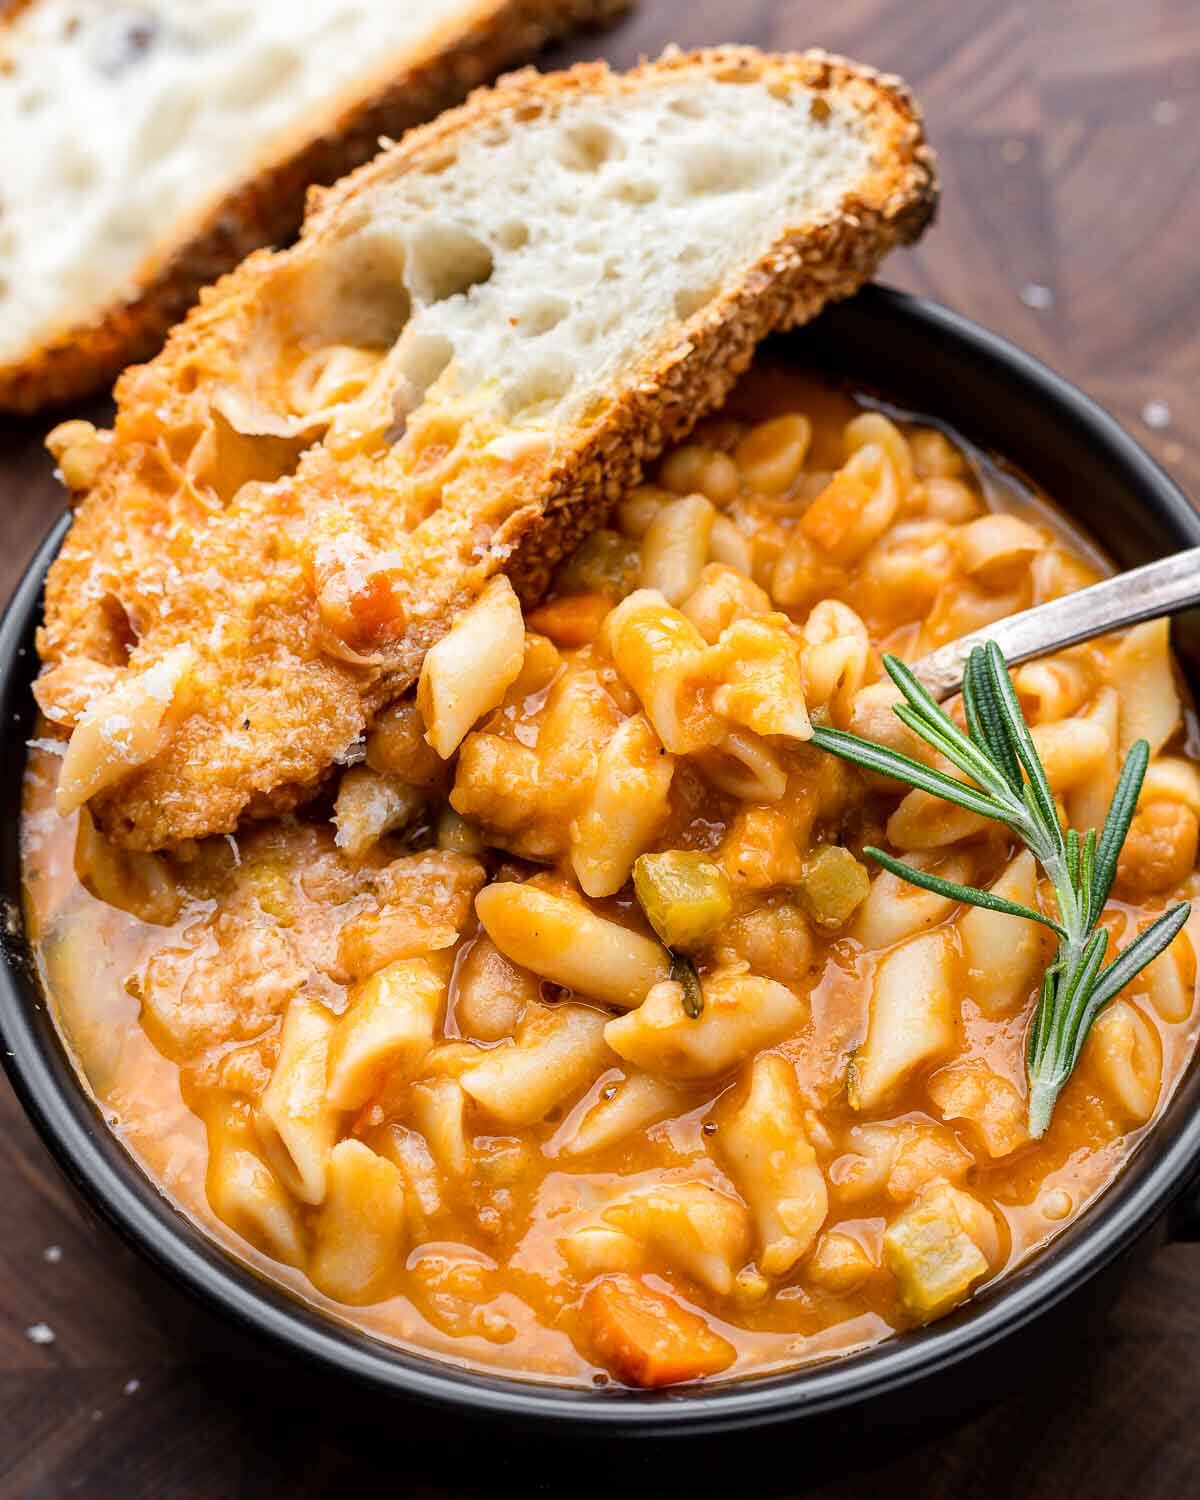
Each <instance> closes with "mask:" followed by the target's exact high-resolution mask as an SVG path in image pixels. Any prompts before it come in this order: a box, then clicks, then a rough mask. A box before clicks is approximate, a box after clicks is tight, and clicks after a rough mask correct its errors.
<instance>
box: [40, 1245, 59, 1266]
mask: <svg viewBox="0 0 1200 1500" xmlns="http://www.w3.org/2000/svg"><path fill="white" fill-rule="evenodd" d="M62 1255H63V1253H62V1246H61V1245H47V1246H46V1248H45V1249H44V1250H43V1251H42V1259H43V1260H44V1261H45V1262H46V1264H47V1265H49V1266H56V1265H58V1263H59V1261H60V1260H62Z"/></svg>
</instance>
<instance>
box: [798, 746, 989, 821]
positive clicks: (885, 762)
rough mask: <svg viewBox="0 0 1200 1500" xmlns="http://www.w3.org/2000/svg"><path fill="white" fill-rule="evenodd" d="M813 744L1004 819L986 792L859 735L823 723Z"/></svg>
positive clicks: (983, 812) (927, 790) (864, 766)
mask: <svg viewBox="0 0 1200 1500" xmlns="http://www.w3.org/2000/svg"><path fill="white" fill-rule="evenodd" d="M809 744H810V745H816V746H817V748H818V749H819V750H827V751H828V752H829V753H830V754H831V755H837V756H840V757H841V758H842V760H848V761H851V762H853V764H854V765H856V766H862V768H863V769H864V770H867V771H879V772H881V773H882V774H883V775H884V776H893V777H895V779H896V780H897V781H906V782H908V784H909V786H914V787H917V788H919V789H920V790H921V791H923V792H932V793H933V795H934V796H935V797H942V798H944V799H945V800H946V801H947V802H955V803H957V804H958V806H959V807H965V808H967V809H968V810H969V811H970V812H977V813H980V814H982V816H983V817H985V818H998V817H1000V814H1001V811H1002V809H1001V808H1000V807H999V805H998V804H997V803H996V802H995V801H994V800H993V799H992V798H990V797H988V796H987V795H986V793H984V792H979V791H976V790H975V788H974V787H970V786H967V785H966V784H965V783H964V782H961V781H955V780H954V778H953V777H952V776H947V775H946V774H945V772H944V771H934V770H931V769H930V767H929V766H923V765H922V764H921V762H920V761H919V760H913V759H912V757H911V756H908V755H903V754H902V753H901V752H900V751H899V750H889V749H888V747H887V746H886V745H876V744H875V743H874V742H873V741H871V740H864V739H860V738H859V737H858V735H856V734H848V733H847V732H846V731H845V730H844V729H828V728H826V727H825V726H824V725H821V724H819V725H817V726H816V727H815V728H814V729H813V732H812V738H811V739H810V740H809Z"/></svg>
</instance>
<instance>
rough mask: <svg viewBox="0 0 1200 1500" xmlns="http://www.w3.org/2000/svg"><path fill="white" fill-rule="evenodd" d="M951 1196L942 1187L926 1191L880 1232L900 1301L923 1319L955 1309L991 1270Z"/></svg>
mask: <svg viewBox="0 0 1200 1500" xmlns="http://www.w3.org/2000/svg"><path fill="white" fill-rule="evenodd" d="M951 1194H952V1190H950V1189H945V1188H943V1189H941V1190H940V1191H934V1192H931V1193H926V1194H924V1195H923V1196H922V1197H921V1198H919V1199H918V1200H917V1202H916V1203H914V1204H912V1205H911V1206H910V1207H909V1208H906V1209H905V1210H904V1212H903V1213H902V1214H901V1215H900V1216H899V1217H898V1218H897V1219H895V1220H894V1221H893V1222H892V1224H890V1225H889V1226H888V1229H887V1231H886V1233H885V1234H884V1236H883V1260H884V1264H885V1265H886V1266H887V1268H888V1270H889V1271H890V1272H891V1273H892V1275H893V1276H894V1277H895V1278H896V1280H897V1281H898V1282H899V1283H900V1300H901V1302H902V1303H903V1305H904V1308H905V1311H906V1312H908V1313H910V1314H911V1315H912V1316H913V1317H914V1318H917V1319H919V1320H920V1321H921V1322H922V1323H928V1322H930V1321H931V1320H932V1319H934V1318H940V1317H941V1316H942V1315H943V1314H944V1313H948V1312H949V1311H950V1309H951V1308H952V1307H957V1305H958V1304H959V1303H960V1302H961V1301H963V1299H964V1298H965V1297H966V1296H967V1294H968V1293H969V1292H970V1290H971V1287H972V1286H973V1285H974V1283H975V1282H976V1281H978V1280H979V1279H980V1277H982V1276H986V1275H987V1273H988V1269H989V1268H988V1262H987V1257H986V1256H985V1255H984V1253H983V1251H982V1250H981V1249H980V1248H979V1246H978V1245H977V1244H976V1243H975V1241H974V1240H973V1239H972V1238H971V1236H970V1235H969V1234H968V1233H967V1231H966V1230H965V1229H964V1228H963V1225H962V1220H961V1218H960V1216H959V1214H958V1212H957V1207H956V1205H955V1202H954V1198H953V1196H952V1195H951Z"/></svg>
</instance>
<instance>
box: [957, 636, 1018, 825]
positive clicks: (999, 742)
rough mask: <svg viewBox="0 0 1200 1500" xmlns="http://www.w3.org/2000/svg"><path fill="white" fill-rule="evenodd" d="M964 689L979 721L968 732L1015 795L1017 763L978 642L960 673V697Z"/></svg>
mask: <svg viewBox="0 0 1200 1500" xmlns="http://www.w3.org/2000/svg"><path fill="white" fill-rule="evenodd" d="M968 691H969V692H970V701H971V703H972V704H973V705H974V712H975V716H976V718H977V720H978V723H979V732H978V733H976V732H975V731H974V730H972V735H973V736H974V738H975V739H976V740H978V741H979V743H980V744H984V745H986V746H987V747H988V750H989V751H990V752H991V755H992V758H993V759H994V760H995V762H996V764H997V765H998V766H999V767H1000V769H1001V771H1002V772H1003V773H1004V779H1005V780H1006V781H1007V782H1008V784H1009V786H1010V787H1011V789H1012V790H1013V792H1015V793H1016V795H1017V796H1018V797H1019V796H1020V795H1021V792H1022V787H1023V781H1022V777H1021V763H1020V761H1019V760H1018V759H1017V757H1016V755H1015V754H1014V753H1013V748H1012V745H1011V743H1010V742H1009V739H1008V736H1007V734H1006V733H1005V729H1004V717H1003V715H1002V714H1001V712H1000V705H999V703H998V702H997V701H996V692H995V688H994V687H993V686H992V678H991V671H990V669H989V667H988V661H987V653H986V652H985V651H984V649H983V647H982V646H976V647H975V649H974V651H972V652H971V655H970V657H969V658H968V659H967V668H966V671H965V673H964V674H963V697H964V701H965V700H966V696H967V692H968Z"/></svg>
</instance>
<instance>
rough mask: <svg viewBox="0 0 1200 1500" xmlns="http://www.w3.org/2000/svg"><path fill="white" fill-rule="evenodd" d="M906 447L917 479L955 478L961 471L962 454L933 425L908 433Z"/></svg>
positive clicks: (962, 466)
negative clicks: (910, 455)
mask: <svg viewBox="0 0 1200 1500" xmlns="http://www.w3.org/2000/svg"><path fill="white" fill-rule="evenodd" d="M908 447H909V452H910V453H911V454H912V458H913V467H914V468H915V469H916V472H917V478H918V479H932V478H934V477H937V478H946V479H957V478H958V476H959V475H960V474H961V473H962V472H963V468H964V467H965V466H964V464H963V458H962V454H961V453H960V452H959V451H958V449H957V448H956V447H955V446H954V444H953V443H952V442H951V441H950V439H949V438H948V437H946V435H945V434H944V433H941V432H938V430H937V429H936V428H934V427H921V428H918V429H917V430H916V431H915V432H911V433H909V436H908Z"/></svg>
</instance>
